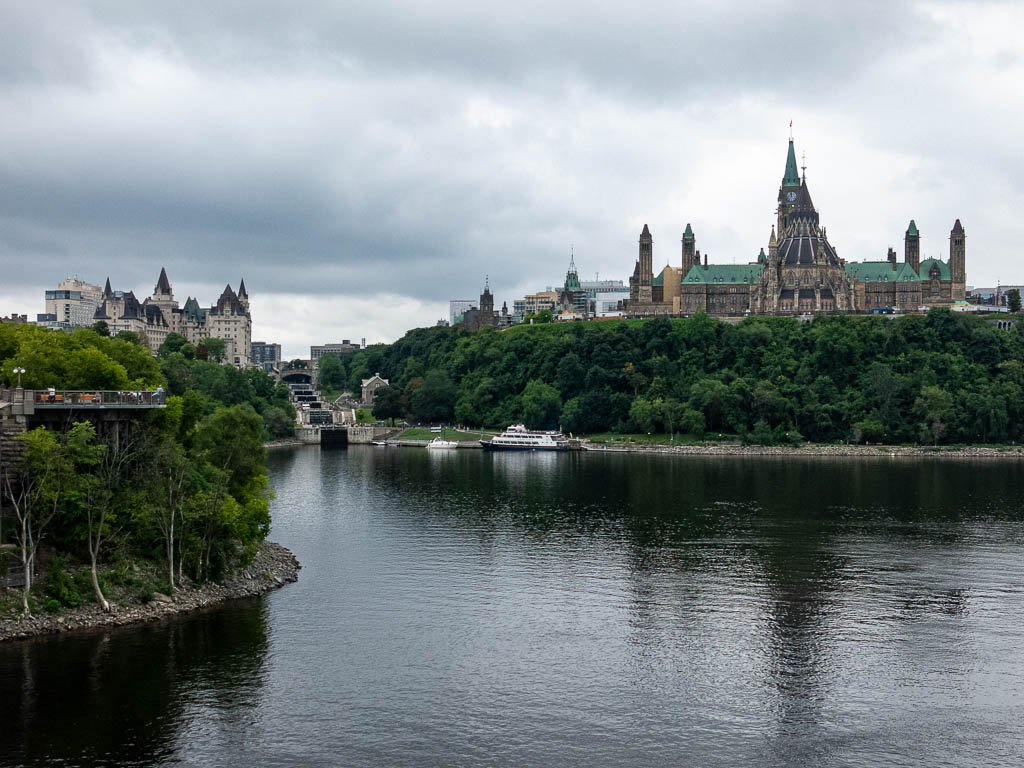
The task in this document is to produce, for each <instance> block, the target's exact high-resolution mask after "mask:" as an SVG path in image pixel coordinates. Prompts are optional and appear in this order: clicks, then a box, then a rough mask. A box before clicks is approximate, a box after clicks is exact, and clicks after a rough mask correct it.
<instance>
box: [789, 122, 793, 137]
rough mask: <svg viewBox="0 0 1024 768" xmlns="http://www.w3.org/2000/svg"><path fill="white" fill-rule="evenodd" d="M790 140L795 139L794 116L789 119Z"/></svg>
mask: <svg viewBox="0 0 1024 768" xmlns="http://www.w3.org/2000/svg"><path fill="white" fill-rule="evenodd" d="M789 140H790V141H792V140H793V118H790V119H789Z"/></svg>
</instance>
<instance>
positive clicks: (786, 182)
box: [782, 139, 800, 187]
mask: <svg viewBox="0 0 1024 768" xmlns="http://www.w3.org/2000/svg"><path fill="white" fill-rule="evenodd" d="M782 186H784V187H799V186H800V175H799V174H798V173H797V172H796V150H795V149H793V140H792V139H790V140H789V154H787V155H786V175H785V176H783V177H782Z"/></svg>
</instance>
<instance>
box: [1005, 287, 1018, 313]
mask: <svg viewBox="0 0 1024 768" xmlns="http://www.w3.org/2000/svg"><path fill="white" fill-rule="evenodd" d="M1006 306H1007V308H1008V309H1009V310H1010V311H1011V312H1013V313H1014V314H1016V313H1017V312H1020V289H1019V288H1011V289H1010V290H1008V291H1007V292H1006Z"/></svg>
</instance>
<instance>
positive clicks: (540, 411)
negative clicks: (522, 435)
mask: <svg viewBox="0 0 1024 768" xmlns="http://www.w3.org/2000/svg"><path fill="white" fill-rule="evenodd" d="M522 408H523V423H524V424H525V425H526V426H527V428H529V429H555V428H556V427H557V426H558V417H559V414H560V413H561V411H562V398H561V396H560V395H559V394H558V390H557V389H555V388H554V387H553V386H551V385H550V384H545V383H544V382H543V381H540V380H538V379H534V380H533V381H531V382H530V383H528V384H527V385H526V387H525V389H523V394H522Z"/></svg>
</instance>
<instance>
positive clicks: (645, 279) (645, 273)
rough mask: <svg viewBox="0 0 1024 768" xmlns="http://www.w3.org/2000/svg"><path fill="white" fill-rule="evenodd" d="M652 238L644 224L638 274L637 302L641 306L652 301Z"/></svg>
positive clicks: (641, 233) (641, 234)
mask: <svg viewBox="0 0 1024 768" xmlns="http://www.w3.org/2000/svg"><path fill="white" fill-rule="evenodd" d="M653 261H654V238H653V237H651V230H649V229H648V228H647V225H646V224H644V228H643V231H641V232H640V256H639V262H640V274H639V276H638V277H639V281H640V283H639V300H640V303H641V304H650V303H651V301H652V295H651V282H652V281H653V280H654V263H653Z"/></svg>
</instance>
